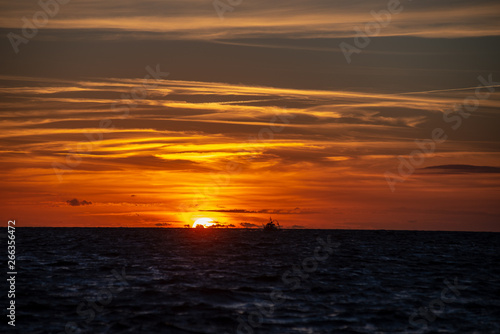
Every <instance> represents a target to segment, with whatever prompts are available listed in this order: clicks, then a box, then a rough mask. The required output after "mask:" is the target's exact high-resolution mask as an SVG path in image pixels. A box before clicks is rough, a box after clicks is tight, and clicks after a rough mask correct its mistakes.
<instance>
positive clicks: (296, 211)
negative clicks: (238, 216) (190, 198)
mask: <svg viewBox="0 0 500 334" xmlns="http://www.w3.org/2000/svg"><path fill="white" fill-rule="evenodd" d="M200 211H204V212H225V213H268V214H281V215H286V214H294V215H296V214H306V213H307V214H309V213H314V212H312V211H305V210H302V209H300V208H295V209H262V210H244V209H230V210H200Z"/></svg>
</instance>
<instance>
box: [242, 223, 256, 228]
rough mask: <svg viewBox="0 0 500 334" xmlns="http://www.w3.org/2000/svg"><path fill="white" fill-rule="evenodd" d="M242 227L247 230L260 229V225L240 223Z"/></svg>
mask: <svg viewBox="0 0 500 334" xmlns="http://www.w3.org/2000/svg"><path fill="white" fill-rule="evenodd" d="M240 225H241V226H243V227H245V228H252V227H259V225H257V224H252V223H240Z"/></svg>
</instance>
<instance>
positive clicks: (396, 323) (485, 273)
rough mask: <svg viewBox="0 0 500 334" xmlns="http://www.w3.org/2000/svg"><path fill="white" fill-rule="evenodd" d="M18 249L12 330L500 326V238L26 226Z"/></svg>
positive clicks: (466, 329) (499, 329)
mask: <svg viewBox="0 0 500 334" xmlns="http://www.w3.org/2000/svg"><path fill="white" fill-rule="evenodd" d="M2 240H6V239H5V237H3V238H2ZM4 244H5V245H6V242H4ZM5 247H6V246H5ZM16 253H17V254H16V256H17V259H16V265H17V273H18V274H17V278H16V327H15V329H14V328H13V327H11V326H7V320H8V319H7V320H6V318H5V315H4V319H3V321H2V324H1V325H0V329H2V328H5V329H6V331H4V330H3V329H2V330H1V331H2V332H11V333H23V334H24V333H30V334H31V333H33V334H35V333H147V334H150V333H214V334H215V333H217V334H224V333H280V334H283V333H500V297H499V296H500V269H499V264H500V234H498V233H465V232H414V231H355V230H283V231H280V232H268V233H266V232H263V231H260V230H233V229H217V230H216V229H210V230H209V229H206V230H197V229H128V228H117V229H110V228H100V229H98V228H18V229H16ZM2 265H3V266H2V267H3V268H5V272H7V269H6V268H7V261H6V259H5V257H4V258H3V259H2ZM1 288H2V295H3V296H4V298H3V299H2V300H3V301H4V302H3V305H4V306H2V307H3V308H4V310H5V305H7V301H6V298H5V295H6V293H4V292H6V291H7V289H8V287H7V285H6V283H5V280H3V282H2V286H1ZM4 314H5V311H4Z"/></svg>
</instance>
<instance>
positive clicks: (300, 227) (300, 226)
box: [290, 225, 306, 230]
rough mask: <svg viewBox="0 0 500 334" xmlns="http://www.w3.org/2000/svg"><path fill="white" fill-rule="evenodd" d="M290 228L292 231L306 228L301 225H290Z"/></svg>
mask: <svg viewBox="0 0 500 334" xmlns="http://www.w3.org/2000/svg"><path fill="white" fill-rule="evenodd" d="M290 228H291V229H294V230H298V229H302V228H306V227H305V226H302V225H292V226H291V227H290Z"/></svg>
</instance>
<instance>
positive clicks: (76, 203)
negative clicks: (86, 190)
mask: <svg viewBox="0 0 500 334" xmlns="http://www.w3.org/2000/svg"><path fill="white" fill-rule="evenodd" d="M66 203H68V205H71V206H83V205H91V204H92V202H88V201H86V200H83V201H79V200H77V199H76V198H73V199H72V200H67V201H66Z"/></svg>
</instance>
